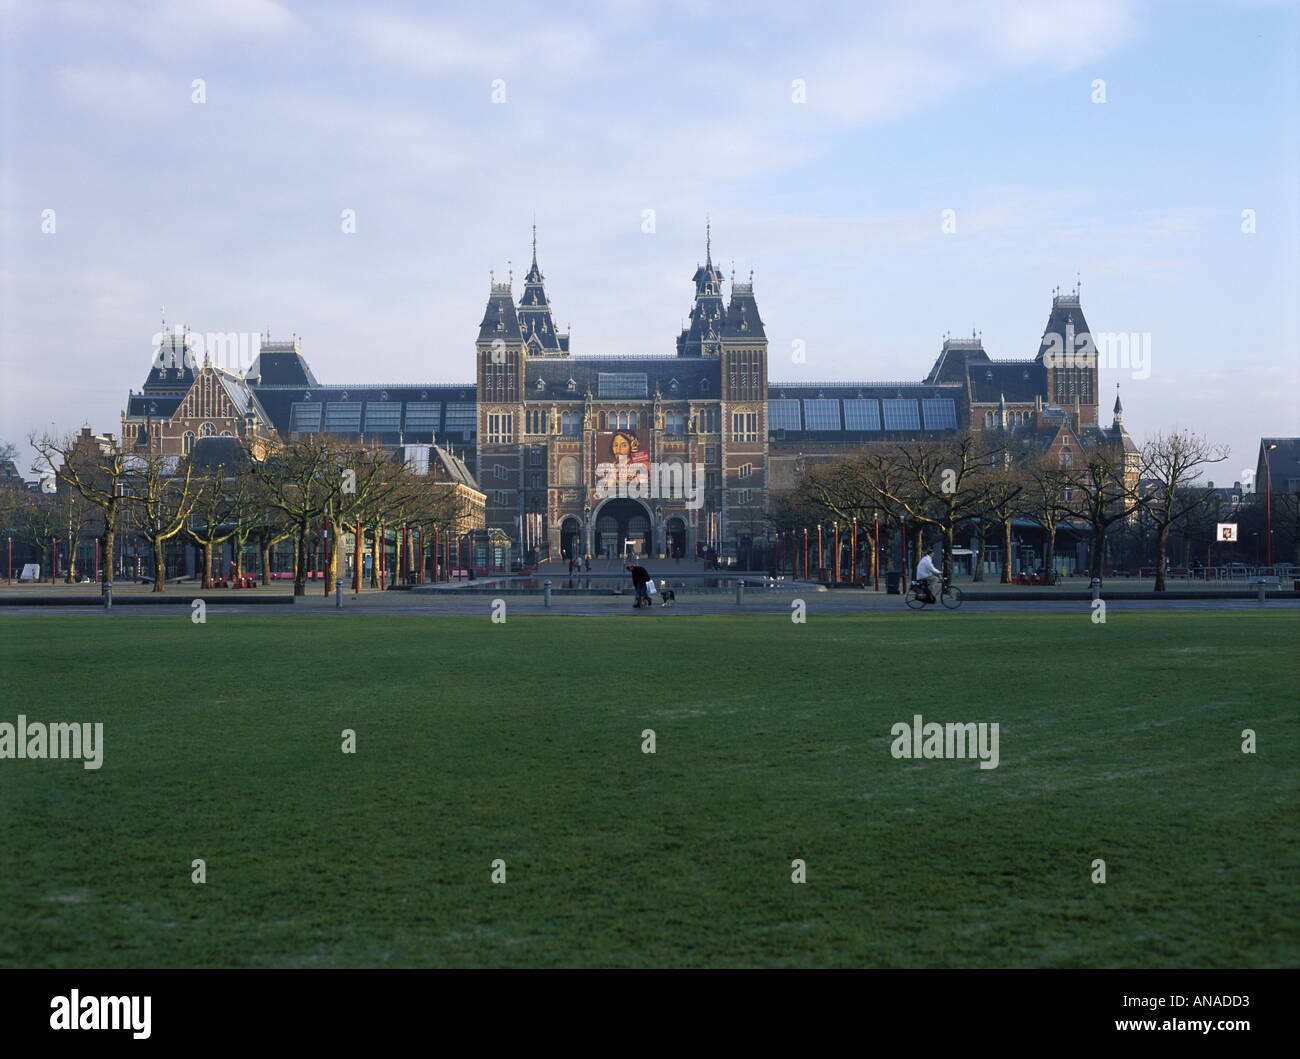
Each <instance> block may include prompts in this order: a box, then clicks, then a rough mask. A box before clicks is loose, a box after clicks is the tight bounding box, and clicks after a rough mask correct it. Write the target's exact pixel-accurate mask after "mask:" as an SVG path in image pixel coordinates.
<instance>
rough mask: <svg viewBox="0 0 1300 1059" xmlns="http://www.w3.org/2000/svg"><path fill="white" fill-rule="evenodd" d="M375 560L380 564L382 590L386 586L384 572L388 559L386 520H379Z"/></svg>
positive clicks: (380, 585) (380, 586)
mask: <svg viewBox="0 0 1300 1059" xmlns="http://www.w3.org/2000/svg"><path fill="white" fill-rule="evenodd" d="M375 551H376V552H378V554H377V555H376V556H375V562H377V563H378V564H379V588H380V590H381V591H382V590H383V587H384V574H385V573H386V570H385V566H384V564H385V563H386V562H387V560H388V534H387V533H386V532H385V531H384V520H383V519H380V520H379V539H378V540H377V541H375Z"/></svg>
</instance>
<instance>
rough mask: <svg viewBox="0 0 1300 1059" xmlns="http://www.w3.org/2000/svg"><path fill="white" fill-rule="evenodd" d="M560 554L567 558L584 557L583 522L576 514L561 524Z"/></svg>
mask: <svg viewBox="0 0 1300 1059" xmlns="http://www.w3.org/2000/svg"><path fill="white" fill-rule="evenodd" d="M560 554H561V555H562V556H564V558H566V559H573V558H578V559H581V558H582V523H581V522H580V521H578V518H577V516H576V515H570V516H568V518H566V519H565V520H564V521H563V522H562V523H561V524H560Z"/></svg>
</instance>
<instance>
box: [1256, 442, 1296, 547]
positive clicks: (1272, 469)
mask: <svg viewBox="0 0 1300 1059" xmlns="http://www.w3.org/2000/svg"><path fill="white" fill-rule="evenodd" d="M1265 445H1276V446H1277V448H1275V449H1274V450H1273V451H1272V452H1270V453H1269V454H1268V466H1267V468H1266V467H1265V465H1264V446H1265ZM1256 462H1257V466H1256V469H1255V482H1256V485H1255V489H1256V491H1258V490H1259V488H1260V485H1259V483H1261V482H1263V481H1264V475H1265V471H1266V470H1267V472H1268V475H1269V479H1270V488H1272V490H1273V492H1275V493H1289V492H1291V491H1292V488H1293V487H1292V486H1291V484H1290V483H1292V482H1295V481H1300V438H1260V439H1259V457H1258V459H1257V461H1256ZM1273 553H1274V554H1275V555H1276V554H1277V547H1276V545H1275V546H1274V548H1273Z"/></svg>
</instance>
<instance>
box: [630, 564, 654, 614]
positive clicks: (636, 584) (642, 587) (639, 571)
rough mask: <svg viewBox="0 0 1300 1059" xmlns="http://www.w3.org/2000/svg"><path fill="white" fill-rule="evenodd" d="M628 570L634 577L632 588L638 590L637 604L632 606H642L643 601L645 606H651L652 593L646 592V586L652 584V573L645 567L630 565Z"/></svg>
mask: <svg viewBox="0 0 1300 1059" xmlns="http://www.w3.org/2000/svg"><path fill="white" fill-rule="evenodd" d="M626 569H627V571H628V572H629V573H630V574H631V575H632V587H633V588H635V589H636V602H635V603H634V604H632V606H633V607H639V606H641V600H643V599H644V600H645V605H646V606H647V607H648V606H650V593H649V592H647V591H646V585H648V584H649V583H650V571H649V570H647V569H646V568H645V567H644V566H632V565H631V564H630V563H629V564H628V566H627V567H626Z"/></svg>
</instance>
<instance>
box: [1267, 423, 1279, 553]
mask: <svg viewBox="0 0 1300 1059" xmlns="http://www.w3.org/2000/svg"><path fill="white" fill-rule="evenodd" d="M1275 448H1277V443H1276V442H1274V443H1273V444H1272V445H1265V446H1264V512H1265V518H1266V521H1267V525H1266V526H1265V530H1266V531H1267V538H1268V565H1269V567H1270V568H1272V566H1273V472H1272V470H1271V469H1270V468H1269V465H1268V454H1269V453H1270V452H1272V451H1273V450H1274V449H1275Z"/></svg>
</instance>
